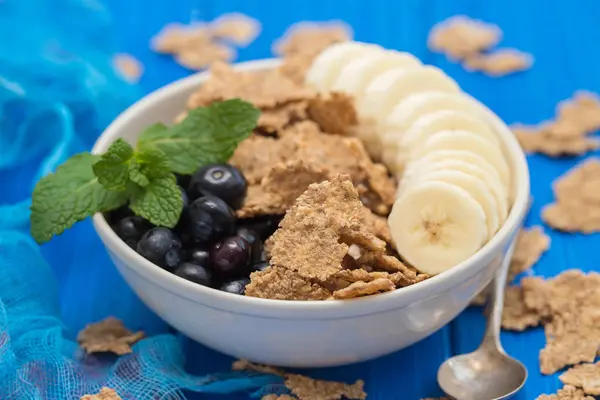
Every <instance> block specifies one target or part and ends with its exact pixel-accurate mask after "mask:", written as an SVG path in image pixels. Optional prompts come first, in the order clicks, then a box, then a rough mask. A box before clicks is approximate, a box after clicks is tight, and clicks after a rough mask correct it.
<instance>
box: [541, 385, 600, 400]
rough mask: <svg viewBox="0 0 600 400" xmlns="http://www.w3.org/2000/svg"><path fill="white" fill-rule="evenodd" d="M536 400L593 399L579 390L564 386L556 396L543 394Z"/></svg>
mask: <svg viewBox="0 0 600 400" xmlns="http://www.w3.org/2000/svg"><path fill="white" fill-rule="evenodd" d="M536 400H594V398H593V397H592V396H586V395H585V393H583V391H582V390H581V389H577V388H576V387H574V386H570V385H566V386H565V387H563V388H562V389H559V390H558V392H556V394H551V395H547V394H543V395H541V396H539V397H538V398H537V399H536Z"/></svg>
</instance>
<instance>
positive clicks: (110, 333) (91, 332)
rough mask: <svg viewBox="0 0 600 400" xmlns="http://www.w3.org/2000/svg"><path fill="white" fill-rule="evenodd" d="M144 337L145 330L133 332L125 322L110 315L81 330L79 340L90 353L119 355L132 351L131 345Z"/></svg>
mask: <svg viewBox="0 0 600 400" xmlns="http://www.w3.org/2000/svg"><path fill="white" fill-rule="evenodd" d="M143 337H144V332H141V331H140V332H136V333H133V332H131V331H130V330H129V329H127V328H125V326H123V323H122V322H121V321H120V320H118V319H116V318H114V317H108V318H106V319H104V320H102V321H100V322H97V323H95V324H88V325H86V326H85V328H84V329H83V330H82V331H81V332H79V335H78V336H77V341H78V342H79V345H80V346H81V347H82V348H83V349H84V350H85V351H86V352H87V353H88V354H89V353H100V352H111V353H114V354H118V355H123V354H128V353H131V345H133V344H135V343H136V342H138V341H139V340H141V339H142V338H143Z"/></svg>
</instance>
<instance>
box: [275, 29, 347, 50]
mask: <svg viewBox="0 0 600 400" xmlns="http://www.w3.org/2000/svg"><path fill="white" fill-rule="evenodd" d="M348 40H352V29H351V28H350V27H349V26H348V25H347V24H345V23H344V22H341V21H330V22H299V23H296V24H294V25H292V26H290V27H289V28H288V30H287V31H286V32H285V33H284V34H283V37H281V38H280V39H278V40H277V41H276V42H275V43H274V45H273V52H274V53H275V54H276V55H278V56H283V57H287V56H291V55H298V54H303V55H310V56H313V57H314V56H316V55H317V54H319V53H320V52H321V51H322V50H324V49H325V48H327V47H329V46H331V45H332V44H334V43H339V42H346V41H348Z"/></svg>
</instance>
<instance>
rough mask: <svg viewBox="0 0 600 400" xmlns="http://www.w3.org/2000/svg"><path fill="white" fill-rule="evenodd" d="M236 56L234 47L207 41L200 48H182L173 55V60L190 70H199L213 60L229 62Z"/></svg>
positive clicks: (213, 61)
mask: <svg viewBox="0 0 600 400" xmlns="http://www.w3.org/2000/svg"><path fill="white" fill-rule="evenodd" d="M236 56H237V52H236V50H235V49H233V48H231V47H229V46H226V45H224V44H221V43H213V42H209V43H206V44H204V45H203V46H202V49H201V50H198V49H195V48H192V49H184V50H182V51H180V52H178V53H177V54H176V55H175V61H176V62H177V63H178V64H179V65H181V66H183V67H185V68H187V69H191V70H192V71H200V70H203V69H205V68H207V67H209V66H210V65H211V64H213V63H215V62H231V61H233V60H234V59H235V57H236Z"/></svg>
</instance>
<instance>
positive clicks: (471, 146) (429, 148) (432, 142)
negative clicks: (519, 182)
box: [409, 131, 510, 188]
mask: <svg viewBox="0 0 600 400" xmlns="http://www.w3.org/2000/svg"><path fill="white" fill-rule="evenodd" d="M437 150H467V151H471V152H473V153H475V154H478V155H480V156H482V157H483V158H485V159H486V160H488V161H489V162H490V164H492V165H493V166H494V169H495V170H496V171H497V172H498V175H499V176H500V182H502V184H503V185H504V186H505V187H507V188H508V187H509V184H510V172H509V169H508V164H507V163H506V160H505V159H504V155H503V154H502V151H501V150H500V149H499V147H498V146H497V145H495V144H494V143H493V142H491V141H489V140H487V139H484V138H483V137H481V136H480V135H477V134H475V133H473V132H469V131H442V132H438V133H436V134H434V135H432V136H431V137H430V138H429V139H427V141H425V143H423V144H422V145H421V146H415V147H413V148H412V149H411V152H410V155H409V159H410V160H418V159H419V158H421V157H424V156H425V155H427V154H428V153H431V152H434V151H437Z"/></svg>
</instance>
